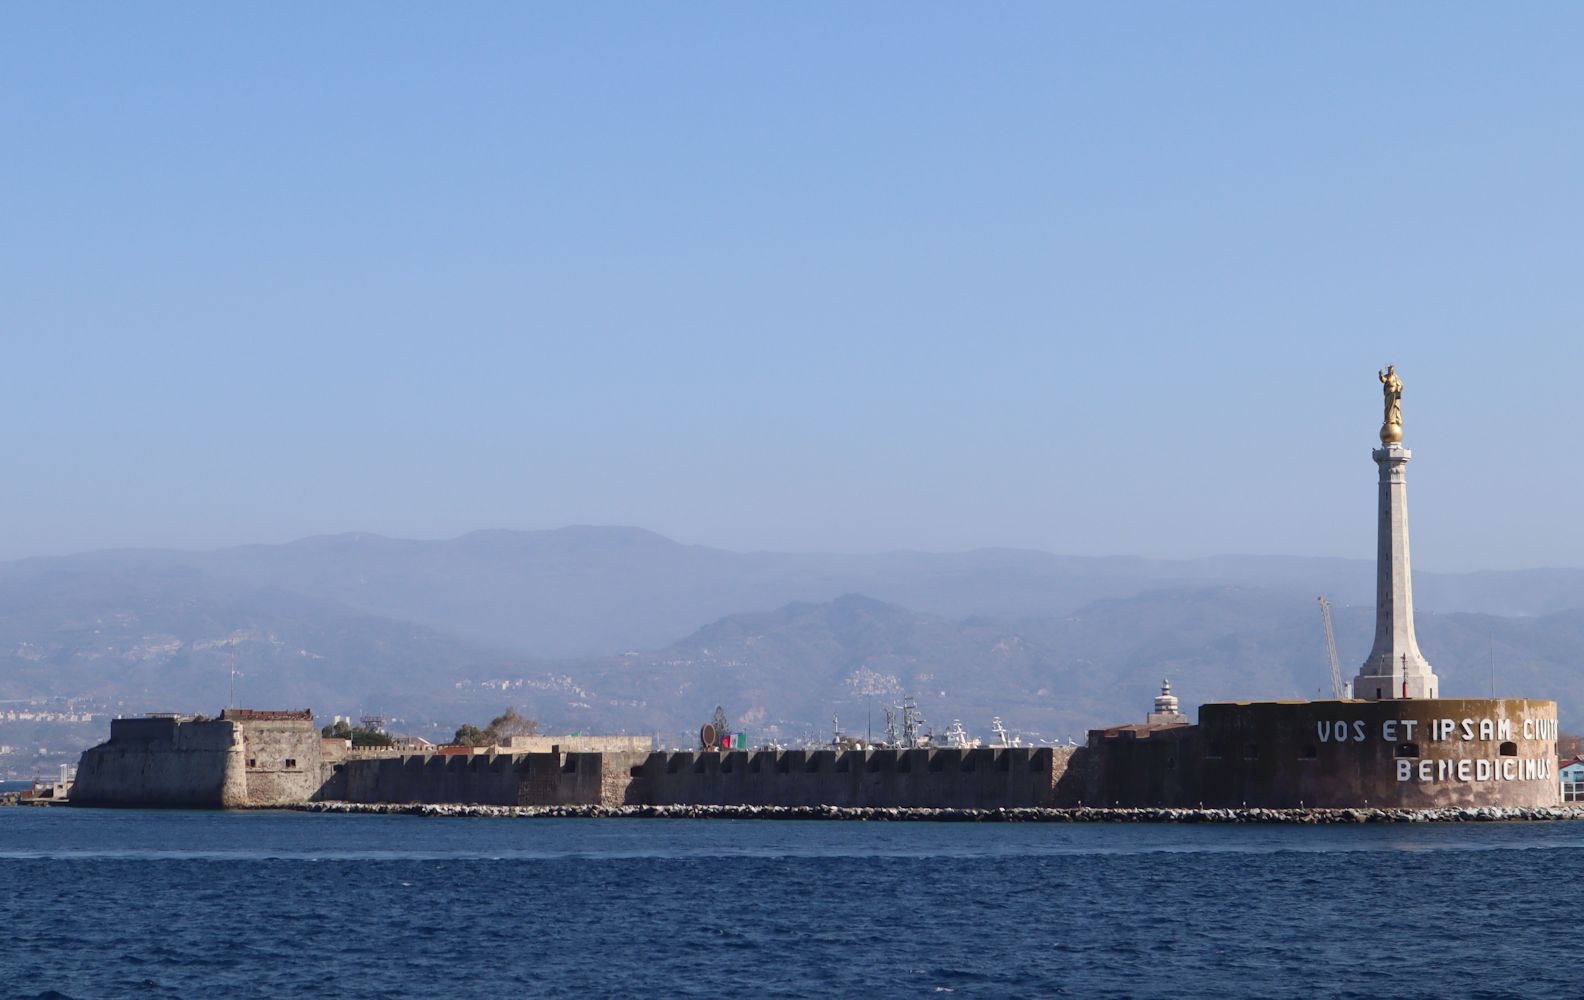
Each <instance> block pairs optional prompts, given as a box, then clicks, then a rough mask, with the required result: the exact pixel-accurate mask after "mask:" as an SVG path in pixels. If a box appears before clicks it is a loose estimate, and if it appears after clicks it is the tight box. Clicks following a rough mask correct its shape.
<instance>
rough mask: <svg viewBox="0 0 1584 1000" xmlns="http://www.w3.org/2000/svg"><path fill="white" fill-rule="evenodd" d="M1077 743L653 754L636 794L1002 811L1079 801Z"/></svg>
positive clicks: (663, 801)
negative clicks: (1073, 772) (1074, 765)
mask: <svg viewBox="0 0 1584 1000" xmlns="http://www.w3.org/2000/svg"><path fill="white" fill-rule="evenodd" d="M1077 750H1078V748H1075V747H1016V748H990V747H985V748H980V749H973V750H960V749H940V750H929V749H919V750H848V751H843V752H840V753H838V752H836V751H834V750H782V751H758V752H752V753H750V752H748V751H736V752H727V753H714V752H709V753H656V754H651V755H649V756H648V758H647V759H646V760H645V761H644V763H643V765H642V766H640V767H638V768H637V769H636V770H635V771H634V774H633V783H632V787H631V788H630V789H629V790H628V792H627V796H626V801H629V802H638V803H642V804H646V805H766V806H768V805H776V806H822V805H823V806H853V807H872V808H892V807H897V808H903V807H914V808H939V809H946V808H954V809H980V808H982V809H994V808H1003V807H1004V808H1016V807H1026V806H1056V805H1069V804H1075V803H1076V801H1077V795H1076V786H1075V785H1074V784H1073V782H1072V780H1070V779H1069V776H1068V770H1069V764H1070V763H1071V762H1072V758H1073V755H1074V754H1075V752H1076V751H1077Z"/></svg>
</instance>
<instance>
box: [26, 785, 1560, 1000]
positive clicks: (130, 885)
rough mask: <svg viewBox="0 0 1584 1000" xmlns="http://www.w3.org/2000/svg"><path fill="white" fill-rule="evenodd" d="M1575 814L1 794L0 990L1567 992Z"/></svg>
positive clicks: (270, 993) (36, 993)
mask: <svg viewBox="0 0 1584 1000" xmlns="http://www.w3.org/2000/svg"><path fill="white" fill-rule="evenodd" d="M1581 847H1584V824H1575V823H1528V824H1523V823H1485V824H1473V823H1470V824H1445V825H1411V826H1408V825H1379V826H1377V825H1369V826H1322V827H1300V826H1275V825H1272V826H1176V825H1053V824H1029V825H1016V824H1001V823H995V824H967V823H857V822H819V821H803V822H786V821H753V820H748V821H718V820H674V819H666V820H636V819H620V820H609V819H607V820H543V819H489V820H485V819H423V818H416V817H405V816H355V815H354V816H338V815H314V814H301V813H290V812H280V813H274V812H246V813H214V812H209V813H204V812H161V811H142V810H90V809H69V808H62V807H48V808H10V809H0V997H40V996H43V997H73V998H101V997H134V996H135V997H285V996H336V997H452V996H457V997H489V998H505V997H517V996H575V997H607V996H682V997H711V998H718V997H744V998H746V997H827V996H831V997H870V996H873V997H890V996H946V995H958V996H985V997H1041V996H1071V997H1165V996H1172V997H1189V998H1216V1000H1224V998H1227V997H1319V996H1325V997H1384V996H1395V997H1420V996H1422V997H1438V998H1441V997H1509V996H1536V997H1540V996H1577V995H1580V994H1581V993H1584V974H1581V970H1584V965H1581V963H1580V956H1581V954H1584V947H1581V946H1580V944H1579V941H1580V937H1579V934H1578V931H1577V925H1576V924H1574V923H1573V919H1574V915H1575V913H1576V907H1577V903H1578V900H1579V895H1580V894H1579V892H1578V890H1577V889H1576V888H1575V886H1576V881H1575V880H1576V872H1577V866H1578V859H1579V858H1580V856H1581V855H1580V848H1581Z"/></svg>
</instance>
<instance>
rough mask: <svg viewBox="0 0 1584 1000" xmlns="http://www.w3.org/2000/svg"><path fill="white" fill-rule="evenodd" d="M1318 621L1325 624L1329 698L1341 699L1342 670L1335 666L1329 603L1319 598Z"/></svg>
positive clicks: (1335, 657) (1333, 632)
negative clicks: (1329, 665)
mask: <svg viewBox="0 0 1584 1000" xmlns="http://www.w3.org/2000/svg"><path fill="white" fill-rule="evenodd" d="M1320 620H1321V621H1323V622H1325V633H1326V655H1327V656H1329V657H1330V658H1331V697H1333V698H1338V699H1340V698H1341V697H1342V668H1341V667H1339V666H1337V654H1336V632H1335V631H1334V630H1333V629H1332V628H1331V602H1330V601H1328V600H1326V599H1325V597H1324V596H1323V595H1322V596H1321V598H1320Z"/></svg>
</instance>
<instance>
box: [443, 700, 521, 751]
mask: <svg viewBox="0 0 1584 1000" xmlns="http://www.w3.org/2000/svg"><path fill="white" fill-rule="evenodd" d="M538 732H539V720H537V719H530V718H528V717H527V716H524V715H522V714H521V713H519V712H518V711H517V709H516V708H515V707H513V708H508V709H507V710H506V711H504V712H502V713H501V714H500V715H497V716H495V718H493V719H491V720H490V721H489V725H487V726H485V727H484V728H483V729H480V728H479V727H478V726H475V725H473V724H472V723H467V724H465V725H463V726H461V727H459V728H458V729H457V731H456V735H455V736H453V737H452V738H451V745H452V746H460V747H488V746H494V745H495V744H497V743H500V742H501V741H503V740H505V739H507V738H508V737H511V736H533V735H536V734H537V733H538Z"/></svg>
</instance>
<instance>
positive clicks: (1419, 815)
mask: <svg viewBox="0 0 1584 1000" xmlns="http://www.w3.org/2000/svg"><path fill="white" fill-rule="evenodd" d="M284 808H287V809H295V810H300V811H304V812H320V813H340V814H364V815H386V816H421V817H430V818H483V819H737V820H749V819H771V820H852V821H865V822H934V823H1284V824H1296V825H1302V826H1317V825H1328V824H1339V823H1340V824H1358V823H1490V822H1555V821H1560V820H1584V807H1577V806H1553V807H1537V808H1528V807H1513V808H1503V807H1481V808H1448V809H1130V808H1109V809H1101V808H1088V807H1083V808H1070V809H1054V808H1028V809H907V808H843V807H840V806H701V805H669V806H662V805H627V806H601V805H566V806H491V805H455V804H436V803H424V804H418V803H407V804H395V803H357V802H307V803H298V804H294V805H288V806H285V807H284Z"/></svg>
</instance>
